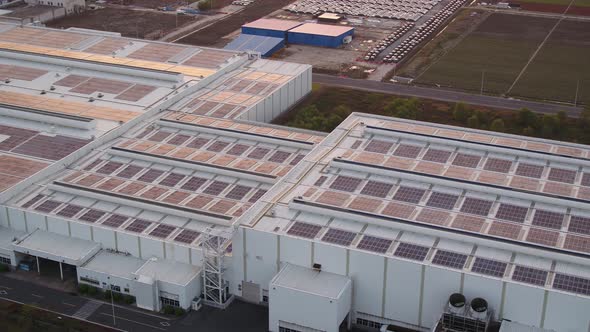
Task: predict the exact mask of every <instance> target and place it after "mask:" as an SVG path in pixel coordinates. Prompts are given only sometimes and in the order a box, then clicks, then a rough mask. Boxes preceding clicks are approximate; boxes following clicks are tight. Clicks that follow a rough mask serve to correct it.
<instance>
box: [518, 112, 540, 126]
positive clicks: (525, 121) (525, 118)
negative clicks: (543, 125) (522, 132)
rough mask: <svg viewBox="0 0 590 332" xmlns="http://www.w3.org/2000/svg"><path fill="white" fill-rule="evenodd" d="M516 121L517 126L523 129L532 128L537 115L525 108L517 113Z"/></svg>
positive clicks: (535, 122)
mask: <svg viewBox="0 0 590 332" xmlns="http://www.w3.org/2000/svg"><path fill="white" fill-rule="evenodd" d="M516 119H517V120H516V122H517V124H518V125H519V126H521V127H523V128H526V127H533V126H535V125H536V124H537V114H535V113H533V112H532V111H531V110H529V109H526V108H523V109H521V110H520V111H519V112H518V116H517V117H516Z"/></svg>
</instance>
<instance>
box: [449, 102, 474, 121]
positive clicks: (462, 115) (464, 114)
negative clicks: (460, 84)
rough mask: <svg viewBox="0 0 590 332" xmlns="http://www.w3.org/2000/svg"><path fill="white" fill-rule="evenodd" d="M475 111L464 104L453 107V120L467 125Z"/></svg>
mask: <svg viewBox="0 0 590 332" xmlns="http://www.w3.org/2000/svg"><path fill="white" fill-rule="evenodd" d="M472 114H473V111H472V110H471V109H470V108H468V107H467V105H465V104H464V103H456V104H455V106H454V107H453V118H454V119H455V120H456V121H459V122H460V123H466V122H467V119H469V117H470V116H471V115H472Z"/></svg>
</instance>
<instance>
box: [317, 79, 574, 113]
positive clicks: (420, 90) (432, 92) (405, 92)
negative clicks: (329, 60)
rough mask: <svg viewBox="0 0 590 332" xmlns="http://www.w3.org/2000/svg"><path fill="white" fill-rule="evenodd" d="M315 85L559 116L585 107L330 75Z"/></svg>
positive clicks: (318, 80)
mask: <svg viewBox="0 0 590 332" xmlns="http://www.w3.org/2000/svg"><path fill="white" fill-rule="evenodd" d="M313 82H314V83H320V84H325V85H330V86H337V87H344V88H351V89H359V90H366V91H371V92H380V93H388V94H394V95H400V96H409V97H416V98H426V99H434V100H441V101H447V102H463V103H466V104H473V105H481V106H487V107H494V108H502V109H509V110H520V109H521V108H528V109H529V110H531V111H534V112H537V113H545V114H555V113H557V112H559V111H566V112H567V113H568V114H569V115H570V116H579V115H580V112H581V111H582V108H581V107H574V106H570V105H561V104H552V103H543V102H536V101H528V100H521V99H513V98H502V97H494V96H487V95H476V94H470V93H466V92H459V91H451V90H445V89H437V88H426V87H419V86H413V85H402V84H393V83H385V82H378V81H369V80H358V79H352V78H346V77H338V76H331V75H326V74H313Z"/></svg>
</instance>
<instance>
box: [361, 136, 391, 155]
mask: <svg viewBox="0 0 590 332" xmlns="http://www.w3.org/2000/svg"><path fill="white" fill-rule="evenodd" d="M392 146H393V143H391V142H385V141H379V140H376V139H373V140H371V141H369V144H367V146H365V151H369V152H376V153H383V154H385V153H387V152H388V151H389V149H391V147H392Z"/></svg>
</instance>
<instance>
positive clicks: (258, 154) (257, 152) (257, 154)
mask: <svg viewBox="0 0 590 332" xmlns="http://www.w3.org/2000/svg"><path fill="white" fill-rule="evenodd" d="M269 152H270V149H267V148H256V149H254V150H252V152H250V154H249V155H248V158H253V159H262V158H264V156H266V155H267V154H268V153H269Z"/></svg>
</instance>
